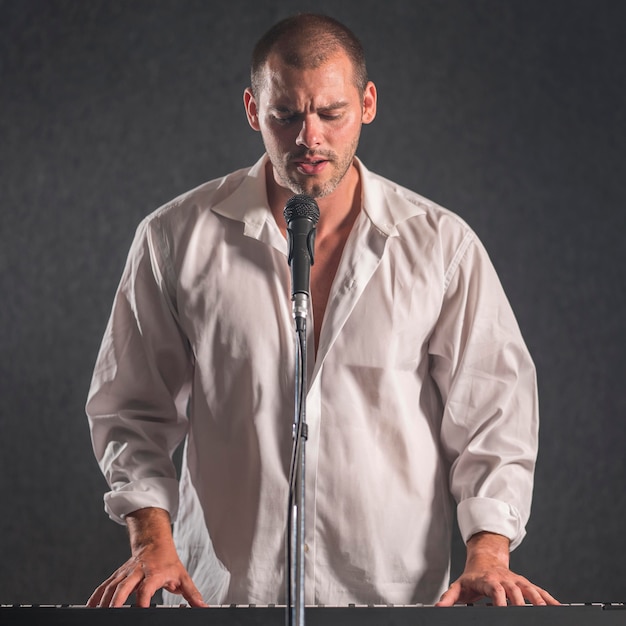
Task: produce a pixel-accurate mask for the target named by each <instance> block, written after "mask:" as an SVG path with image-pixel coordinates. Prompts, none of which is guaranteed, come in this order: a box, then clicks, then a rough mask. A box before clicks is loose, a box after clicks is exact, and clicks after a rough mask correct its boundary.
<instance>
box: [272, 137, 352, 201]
mask: <svg viewBox="0 0 626 626" xmlns="http://www.w3.org/2000/svg"><path fill="white" fill-rule="evenodd" d="M357 145H358V138H357V139H356V140H355V141H354V143H353V145H352V146H351V149H350V150H349V151H348V152H346V153H345V156H344V157H343V158H342V159H341V160H340V161H338V160H337V158H336V157H337V155H336V154H334V153H319V152H316V153H315V156H321V157H324V158H326V159H327V160H328V165H329V166H330V167H332V168H333V169H334V173H333V175H332V176H331V177H330V178H329V179H328V180H326V181H317V180H316V178H315V177H314V176H311V177H304V179H303V176H302V175H297V176H296V175H290V173H289V170H288V168H287V167H282V168H280V169H279V170H277V169H276V168H275V171H276V172H277V174H278V177H279V180H280V182H281V184H282V185H284V186H285V187H287V188H288V189H290V190H291V191H292V192H293V193H295V194H306V195H308V196H311V197H312V198H324V197H325V196H329V195H330V194H331V193H333V191H335V189H337V187H338V186H339V184H340V183H341V181H342V180H343V179H344V177H345V175H346V173H347V172H348V170H349V169H350V167H351V166H352V164H353V162H354V156H355V154H356V149H357ZM304 154H306V153H304ZM301 156H303V153H300V154H298V155H293V154H290V155H288V156H287V157H286V159H285V162H286V163H291V162H292V160H293V159H294V158H297V157H301Z"/></svg>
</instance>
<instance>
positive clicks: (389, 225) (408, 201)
mask: <svg viewBox="0 0 626 626" xmlns="http://www.w3.org/2000/svg"><path fill="white" fill-rule="evenodd" d="M356 163H357V166H358V168H359V171H360V174H361V184H362V194H363V211H364V212H365V214H366V215H367V217H368V218H369V220H370V222H371V223H372V225H373V226H374V227H375V228H377V229H378V230H379V231H381V232H382V233H383V234H385V235H387V236H388V237H395V236H398V235H399V232H398V228H397V227H398V224H401V223H402V222H404V221H406V220H407V219H409V218H411V217H414V216H416V215H423V214H424V213H426V209H427V208H428V207H429V206H430V205H431V204H432V203H431V202H430V201H429V200H427V199H426V198H422V197H421V196H419V195H417V194H415V193H414V192H412V191H410V190H409V189H406V188H404V187H402V186H400V185H398V184H396V183H393V182H392V181H390V180H387V179H386V178H383V177H382V176H379V175H378V174H374V173H372V172H370V171H369V170H368V169H367V168H366V167H365V165H363V163H362V161H360V160H359V159H358V158H357V159H356Z"/></svg>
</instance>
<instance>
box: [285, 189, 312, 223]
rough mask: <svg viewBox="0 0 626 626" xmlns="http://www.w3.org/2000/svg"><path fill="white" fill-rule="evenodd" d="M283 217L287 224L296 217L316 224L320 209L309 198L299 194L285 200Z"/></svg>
mask: <svg viewBox="0 0 626 626" xmlns="http://www.w3.org/2000/svg"><path fill="white" fill-rule="evenodd" d="M283 215H284V216H285V221H286V222H287V224H289V222H291V220H293V219H294V218H297V217H306V218H308V219H310V220H311V221H312V222H313V223H314V224H317V220H319V218H320V209H319V207H318V206H317V202H315V200H314V199H313V198H311V196H307V195H306V194H304V193H299V194H296V195H295V196H292V197H291V198H289V200H287V204H286V205H285V210H284V212H283Z"/></svg>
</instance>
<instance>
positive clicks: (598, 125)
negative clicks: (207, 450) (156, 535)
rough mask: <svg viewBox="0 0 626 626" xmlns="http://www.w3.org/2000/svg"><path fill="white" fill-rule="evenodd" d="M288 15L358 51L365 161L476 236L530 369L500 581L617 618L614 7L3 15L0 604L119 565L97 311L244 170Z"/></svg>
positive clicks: (49, 593) (271, 4)
mask: <svg viewBox="0 0 626 626" xmlns="http://www.w3.org/2000/svg"><path fill="white" fill-rule="evenodd" d="M296 9H314V10H319V11H329V12H331V13H332V14H334V15H335V16H337V17H338V18H340V19H342V20H344V21H345V22H346V23H348V24H349V25H350V26H352V27H353V28H354V30H355V31H356V32H357V33H358V34H359V35H360V36H361V37H362V39H363V41H364V43H365V46H366V49H367V51H368V53H369V59H370V73H371V77H372V79H373V80H374V81H375V82H376V83H377V85H378V88H379V96H380V107H379V115H378V118H377V120H376V121H375V122H374V124H373V125H371V126H370V127H367V128H365V131H364V136H363V140H362V146H361V150H360V155H361V156H362V158H363V159H364V160H365V162H366V163H367V164H368V166H369V167H370V168H371V169H373V170H375V171H378V172H379V173H381V174H383V175H386V176H389V177H391V178H394V179H396V180H397V181H398V182H400V183H402V184H404V185H406V186H409V187H411V188H414V189H415V190H417V191H419V192H420V193H422V194H424V195H426V196H428V197H430V198H432V199H433V200H435V201H437V202H439V203H440V204H443V205H444V206H446V207H448V208H450V209H452V210H454V211H456V212H457V213H459V214H460V215H462V216H463V217H464V218H465V219H466V220H467V221H468V222H469V223H470V224H471V225H472V226H473V227H474V228H475V230H476V231H477V232H478V234H479V235H480V236H481V238H482V239H483V241H484V243H485V245H486V247H487V249H488V250H489V251H490V253H491V256H492V258H493V260H494V263H495V265H496V267H497V269H498V270H499V273H500V276H501V278H502V281H503V283H504V285H505V288H506V290H507V292H508V294H509V297H510V300H511V302H512V304H513V306H514V309H515V311H516V313H517V315H518V319H519V322H520V325H521V327H522V330H523V332H524V334H525V337H526V339H527V343H528V345H529V347H530V349H531V352H532V353H533V355H534V357H535V360H536V363H537V367H538V373H539V381H540V390H541V391H540V403H541V408H542V419H543V422H542V429H541V450H540V457H539V464H538V469H537V480H536V490H535V501H534V510H533V516H532V519H531V522H530V524H529V527H528V531H529V535H528V537H527V539H526V541H525V542H524V543H523V544H522V546H521V547H520V548H519V549H518V550H517V551H516V552H515V553H514V559H513V563H514V565H515V567H517V569H519V570H520V571H521V572H522V573H525V574H527V575H528V576H529V577H531V578H533V579H534V580H535V581H536V582H537V583H539V584H542V585H544V586H546V587H548V588H550V589H551V590H552V591H553V592H554V593H555V594H556V595H557V596H558V597H559V598H560V599H562V600H563V601H567V602H573V601H592V600H593V601H606V600H622V601H623V600H626V566H625V565H624V563H625V555H626V539H625V537H626V533H624V522H623V520H624V519H625V517H626V496H625V494H624V478H625V477H626V463H625V460H624V458H625V455H624V449H625V443H626V426H625V423H626V421H625V418H626V401H625V395H624V372H625V367H624V347H625V339H626V331H625V323H624V307H625V305H626V288H625V283H626V271H625V269H624V261H625V254H624V248H623V243H622V241H623V237H624V234H625V232H626V228H625V227H626V217H625V215H626V213H625V201H626V192H625V189H624V185H625V181H626V159H625V155H624V149H623V142H624V137H625V136H626V123H625V115H626V114H625V108H626V107H625V102H624V98H625V96H626V76H625V72H624V61H623V59H624V58H626V44H625V43H624V37H623V24H624V18H626V4H624V3H622V2H620V1H619V0H614V1H610V0H582V1H576V0H542V1H541V2H539V1H537V0H440V1H437V2H435V1H427V0H385V1H384V2H380V1H372V0H357V1H354V2H353V1H349V0H344V1H343V2H335V1H333V0H319V1H318V2H298V1H293V0H264V2H244V1H242V0H230V2H228V3H219V4H218V3H210V2H204V1H199V0H198V1H185V0H177V1H173V0H171V1H148V0H144V1H137V0H126V1H121V0H119V1H118V0H115V1H114V0H111V1H108V2H107V1H104V0H89V1H81V0H76V1H73V2H70V1H65V2H61V1H59V0H46V1H34V0H0V293H1V294H2V304H1V305H0V433H1V435H2V436H1V438H0V468H1V472H0V502H1V503H2V504H1V506H2V510H1V515H0V549H1V551H0V554H1V555H2V557H1V558H0V602H1V603H10V602H19V603H31V602H41V603H62V602H69V603H83V602H84V601H85V600H86V598H87V597H88V595H89V593H90V592H91V590H92V589H93V587H95V586H96V585H97V584H98V583H99V582H100V581H101V579H103V578H104V577H105V576H106V575H108V573H109V572H110V570H112V569H114V568H115V567H116V566H117V565H118V564H119V562H121V561H122V560H123V559H125V558H126V554H127V546H126V538H125V531H124V530H123V528H121V527H119V526H117V525H116V524H114V523H113V522H111V521H109V520H108V518H107V517H106V515H105V514H104V512H103V510H102V493H103V491H104V490H105V483H104V480H103V479H102V477H101V475H100V473H99V470H98V468H97V466H96V464H95V461H94V460H93V457H92V453H91V447H90V442H89V436H88V431H87V424H86V419H85V417H84V403H85V399H86V393H87V389H88V384H89V379H90V376H91V368H92V366H93V362H94V359H95V356H96V351H97V348H98V345H99V342H100V339H101V336H102V332H103V329H104V325H105V323H106V319H107V317H108V314H109V310H110V306H111V300H112V297H113V293H114V290H115V287H116V284H117V281H118V279H119V275H120V272H121V270H122V265H123V262H124V258H125V255H126V252H127V249H128V245H129V244H130V241H131V237H132V234H133V231H134V228H135V226H136V225H137V223H138V222H139V220H140V219H141V218H142V217H143V216H144V215H145V214H146V213H148V212H149V211H151V210H153V209H154V208H156V207H157V206H159V205H160V204H162V203H164V202H165V201H167V200H169V199H170V198H172V197H173V196H175V195H177V194H179V193H181V192H183V191H185V190H187V189H188V188H190V187H193V186H195V185H197V184H199V183H201V182H203V181H205V180H208V179H210V178H213V177H216V176H219V175H222V174H224V173H226V172H227V171H229V170H231V169H234V168H238V167H242V166H244V165H248V164H251V163H252V162H253V161H254V160H256V158H257V157H258V156H259V154H260V151H261V149H262V146H261V142H260V138H259V136H258V135H257V134H256V133H254V132H252V131H251V130H250V129H249V127H248V126H247V123H246V121H245V118H244V114H243V108H242V104H241V103H242V100H241V93H242V90H243V88H244V87H245V86H246V84H247V63H248V57H249V53H250V49H251V46H252V43H253V41H254V40H255V39H256V38H257V37H258V36H259V35H260V34H261V32H262V31H264V30H265V28H266V27H268V26H269V25H270V24H271V23H272V22H274V21H275V20H276V19H277V18H280V17H283V16H285V15H287V14H288V13H290V12H292V11H294V10H296ZM457 567H458V565H457Z"/></svg>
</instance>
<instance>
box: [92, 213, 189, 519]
mask: <svg viewBox="0 0 626 626" xmlns="http://www.w3.org/2000/svg"><path fill="white" fill-rule="evenodd" d="M163 249H164V244H163V241H161V240H160V239H159V237H158V231H156V230H155V229H154V228H151V226H150V222H149V221H148V220H145V221H144V222H142V223H141V224H140V226H139V227H138V229H137V232H136V235H135V239H134V241H133V243H132V246H131V249H130V251H129V254H128V258H127V262H126V266H125V268H124V272H123V275H122V278H121V281H120V284H119V287H118V290H117V293H116V295H115V299H114V303H113V308H112V311H111V315H110V318H109V321H108V324H107V327H106V330H105V333H104V337H103V340H102V344H101V346H100V351H99V354H98V356H97V359H96V365H95V368H94V373H93V378H92V382H91V386H90V390H89V396H88V399H87V405H86V412H87V416H88V418H89V426H90V431H91V437H92V444H93V449H94V453H95V455H96V459H97V461H98V464H99V465H100V468H101V470H102V472H103V474H104V476H105V479H106V481H107V483H108V484H109V486H110V489H111V490H110V491H109V492H108V493H106V494H105V496H104V502H105V509H106V511H107V513H108V514H109V516H110V517H111V518H112V519H114V520H116V521H117V522H120V523H124V518H125V516H126V515H127V514H128V513H130V512H132V511H134V510H137V509H140V508H144V507H148V506H156V507H160V508H163V509H166V510H167V511H169V513H170V515H171V516H172V518H175V517H176V514H177V509H178V482H177V477H176V470H175V466H174V464H173V462H172V454H173V452H174V450H175V449H176V447H177V446H178V445H179V444H180V442H181V441H182V439H183V438H184V436H185V433H186V430H187V417H186V403H187V398H188V390H189V384H190V383H189V381H190V375H191V374H190V372H191V367H192V359H191V350H190V347H189V342H188V341H187V340H186V338H185V335H184V333H183V332H182V331H181V328H180V326H179V324H178V321H177V316H176V310H175V304H174V302H173V300H172V294H171V293H170V290H169V289H168V288H167V286H166V284H165V279H164V275H165V274H166V272H165V271H164V268H163V264H164V261H163V259H162V252H163Z"/></svg>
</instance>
